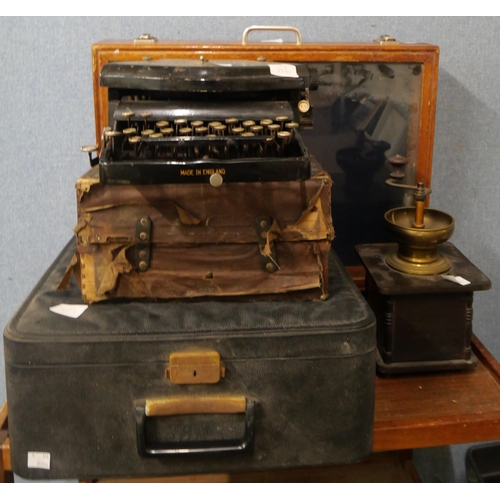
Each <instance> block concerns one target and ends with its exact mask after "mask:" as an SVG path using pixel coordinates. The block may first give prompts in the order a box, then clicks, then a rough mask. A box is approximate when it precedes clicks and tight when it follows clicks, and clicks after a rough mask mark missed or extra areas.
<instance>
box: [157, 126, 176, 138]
mask: <svg viewBox="0 0 500 500" xmlns="http://www.w3.org/2000/svg"><path fill="white" fill-rule="evenodd" d="M160 132H161V133H162V134H163V135H164V136H165V137H170V136H171V135H172V134H173V133H174V129H173V128H172V127H165V128H161V129H160Z"/></svg>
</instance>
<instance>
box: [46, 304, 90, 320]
mask: <svg viewBox="0 0 500 500" xmlns="http://www.w3.org/2000/svg"><path fill="white" fill-rule="evenodd" d="M88 307H89V306H87V305H85V304H58V305H57V306H53V307H49V309H50V310H51V311H52V312H53V313H56V314H60V315H61V316H66V317H67V318H73V319H76V318H79V317H80V316H81V315H82V314H83V313H84V312H85V311H86V310H87V309H88Z"/></svg>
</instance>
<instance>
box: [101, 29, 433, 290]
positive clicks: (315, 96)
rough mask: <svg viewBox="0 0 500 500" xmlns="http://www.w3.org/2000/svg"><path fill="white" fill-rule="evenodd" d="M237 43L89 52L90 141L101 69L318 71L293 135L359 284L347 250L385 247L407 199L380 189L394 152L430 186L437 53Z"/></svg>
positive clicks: (107, 47) (109, 47) (389, 46)
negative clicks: (204, 63) (170, 62)
mask: <svg viewBox="0 0 500 500" xmlns="http://www.w3.org/2000/svg"><path fill="white" fill-rule="evenodd" d="M253 36H255V35H253ZM244 42H245V44H243V43H242V42H197V41H196V42H194V41H193V42H180V41H176V42H173V41H156V40H146V41H140V40H136V41H103V42H100V43H97V44H95V45H93V47H92V64H93V84H94V105H95V126H96V140H97V143H98V145H99V146H101V144H100V142H101V134H102V130H103V127H104V126H106V125H107V121H108V96H107V89H106V88H104V87H100V85H99V75H100V72H101V69H102V67H103V66H104V65H105V64H106V63H108V62H111V61H133V60H143V59H144V58H146V60H147V59H149V58H151V60H157V59H198V58H200V57H201V56H203V57H205V58H206V59H208V60H215V59H247V60H260V61H262V60H263V59H265V60H266V61H269V62H297V63H305V64H306V65H308V66H310V67H311V68H313V69H314V70H315V71H317V72H318V77H319V88H318V90H317V91H315V92H311V93H310V103H311V104H312V106H313V107H314V110H313V115H314V116H313V126H312V127H311V128H310V129H309V130H301V132H300V134H301V137H302V139H303V141H304V143H305V145H306V147H307V148H308V149H309V152H310V153H311V154H312V155H313V156H314V157H315V158H316V159H317V160H318V161H319V163H320V165H321V166H322V168H323V169H324V170H326V171H327V172H328V173H329V174H330V176H331V177H332V179H333V182H334V185H333V188H332V215H333V225H334V227H335V233H336V234H335V237H336V239H335V240H334V241H333V243H332V247H333V248H334V250H335V251H336V252H337V254H338V255H339V256H340V258H341V260H342V261H343V263H344V264H345V265H347V266H348V268H349V270H350V272H351V275H352V276H353V277H354V278H355V280H356V281H357V283H358V285H360V286H363V284H364V270H363V267H362V266H361V265H360V261H359V258H358V256H357V254H356V252H355V250H354V246H355V245H357V244H363V243H377V242H380V243H382V242H387V241H391V239H390V237H389V236H388V235H387V233H386V232H385V230H384V227H383V214H384V213H385V212H386V211H387V210H388V209H390V208H394V207H396V206H401V205H410V204H412V202H413V200H412V198H411V195H410V196H409V195H408V194H407V193H406V192H403V191H402V190H391V189H390V188H389V187H387V186H386V185H385V179H386V178H388V175H389V171H388V170H386V166H385V159H386V158H388V157H389V156H390V155H394V154H397V153H399V154H402V155H404V156H406V157H407V158H408V160H409V166H410V168H409V169H408V174H407V179H406V180H405V183H408V184H411V183H414V182H416V181H423V182H424V183H425V185H426V186H429V185H430V182H431V169H432V148H433V140H434V117H435V109H436V93H437V81H438V59H439V48H438V47H436V46H432V45H427V44H413V43H412V44H407V43H400V42H397V41H393V40H389V41H374V42H370V43H300V44H298V43H297V44H294V43H284V44H275V43H262V42H250V41H248V40H245V37H244ZM400 191H401V192H400Z"/></svg>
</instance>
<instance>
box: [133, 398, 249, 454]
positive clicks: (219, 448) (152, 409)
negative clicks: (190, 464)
mask: <svg viewBox="0 0 500 500" xmlns="http://www.w3.org/2000/svg"><path fill="white" fill-rule="evenodd" d="M228 402H229V406H228V404H227V403H228ZM193 403H194V405H193ZM231 403H232V405H231ZM234 403H236V405H235V404H234ZM231 406H232V407H231ZM201 413H221V414H225V413H245V434H244V436H243V437H242V438H240V439H220V440H211V441H184V442H165V443H147V442H146V433H145V424H146V418H149V417H161V416H171V415H188V414H201ZM254 414H255V402H254V401H249V400H246V399H245V398H227V399H225V398H211V397H204V398H196V399H194V398H172V399H166V400H161V401H160V400H156V401H151V400H150V401H145V402H143V403H141V404H139V405H137V406H136V408H135V418H136V429H137V450H138V452H139V455H140V456H143V457H159V456H165V455H178V454H192V453H222V452H227V451H244V450H246V449H247V448H248V447H249V446H250V444H251V442H252V441H253V436H254Z"/></svg>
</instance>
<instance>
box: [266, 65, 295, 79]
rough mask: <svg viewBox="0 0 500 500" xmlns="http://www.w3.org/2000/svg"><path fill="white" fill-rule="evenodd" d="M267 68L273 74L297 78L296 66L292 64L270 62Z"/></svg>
mask: <svg viewBox="0 0 500 500" xmlns="http://www.w3.org/2000/svg"><path fill="white" fill-rule="evenodd" d="M269 69H270V70H271V75H274V76H286V77H288V78H298V77H299V75H298V74H297V68H296V66H295V65H294V64H283V63H277V64H270V65H269Z"/></svg>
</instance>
